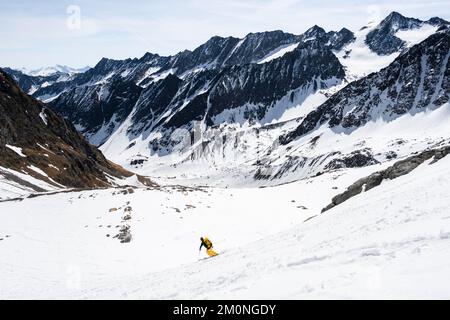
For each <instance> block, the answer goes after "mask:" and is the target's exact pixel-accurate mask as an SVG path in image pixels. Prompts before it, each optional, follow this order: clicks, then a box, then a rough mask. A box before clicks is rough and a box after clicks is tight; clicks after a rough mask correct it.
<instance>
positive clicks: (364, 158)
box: [325, 149, 379, 170]
mask: <svg viewBox="0 0 450 320" xmlns="http://www.w3.org/2000/svg"><path fill="white" fill-rule="evenodd" d="M377 163H379V161H377V160H376V159H375V158H374V157H373V155H372V153H371V151H370V150H367V149H365V150H356V151H353V152H352V153H350V154H349V155H346V156H344V157H342V158H337V159H333V160H331V161H330V162H329V163H328V164H327V165H326V166H325V169H331V170H334V169H341V168H361V167H366V166H370V165H373V164H377Z"/></svg>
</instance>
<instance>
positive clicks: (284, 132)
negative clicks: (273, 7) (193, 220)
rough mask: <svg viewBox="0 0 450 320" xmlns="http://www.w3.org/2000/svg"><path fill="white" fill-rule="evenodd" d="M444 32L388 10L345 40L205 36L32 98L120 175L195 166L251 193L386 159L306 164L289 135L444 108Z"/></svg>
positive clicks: (337, 154)
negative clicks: (249, 183) (243, 182)
mask: <svg viewBox="0 0 450 320" xmlns="http://www.w3.org/2000/svg"><path fill="white" fill-rule="evenodd" d="M447 26H448V22H446V21H445V20H443V19H440V18H436V17H434V18H431V19H429V20H427V21H421V20H418V19H415V18H407V17H404V16H402V15H400V14H399V13H396V12H393V13H391V14H390V15H388V16H387V17H386V18H385V19H383V20H382V21H381V22H379V23H378V24H375V23H372V24H369V25H367V26H364V27H363V28H361V29H360V30H359V31H357V32H355V33H353V32H351V31H349V30H348V29H345V28H343V29H341V30H340V31H338V32H336V31H330V32H326V31H325V30H324V29H322V28H321V27H319V26H313V27H312V28H310V29H308V30H307V31H306V32H305V33H303V34H301V35H293V34H289V33H284V32H282V31H273V32H262V33H251V34H248V35H247V36H246V37H244V38H242V39H237V38H233V37H228V38H223V37H213V38H211V39H210V40H209V41H207V42H206V43H205V44H203V45H201V46H199V47H198V48H196V49H195V50H193V51H188V50H186V51H183V52H180V53H178V54H177V55H174V56H169V57H163V56H159V55H157V54H151V53H147V54H145V55H144V56H143V57H141V58H139V59H137V58H135V59H126V60H112V59H106V58H104V59H102V60H101V61H100V62H99V63H98V64H97V65H96V66H95V67H93V68H91V69H89V70H87V71H86V72H84V73H80V74H77V75H73V76H71V77H70V78H68V79H67V80H66V81H56V82H53V83H52V84H50V85H48V86H41V87H40V88H39V89H37V90H36V91H35V92H34V93H33V95H34V96H35V97H38V98H39V99H41V100H43V101H46V102H47V103H48V104H49V106H50V107H51V108H52V109H53V110H55V111H57V112H59V113H61V114H62V115H64V116H65V117H66V118H67V119H69V120H70V121H71V122H72V123H74V125H75V127H76V128H77V129H78V130H79V131H80V132H81V133H83V134H84V135H85V136H86V138H87V139H88V140H89V141H90V142H91V143H93V144H95V145H98V146H100V148H101V150H102V151H103V152H104V153H105V154H106V156H107V157H108V158H109V159H112V160H114V161H117V162H118V163H120V164H121V165H124V166H125V167H127V168H129V169H132V170H138V171H139V170H140V171H141V172H143V173H145V174H156V173H158V172H159V173H160V174H161V175H163V176H167V175H171V173H170V172H173V173H174V174H176V173H177V172H178V171H177V170H180V169H176V168H180V166H181V167H183V168H188V167H189V166H191V165H193V166H194V167H195V166H197V165H201V164H202V163H204V162H206V163H207V164H206V166H207V167H208V168H209V169H210V170H212V172H214V174H218V175H219V176H227V175H229V174H230V172H234V174H235V175H236V176H239V175H240V176H245V177H247V178H248V179H249V180H254V179H255V178H256V179H257V181H256V183H260V182H261V181H264V180H267V179H269V180H271V181H272V180H274V179H281V180H283V179H288V180H290V179H297V178H301V177H304V176H305V175H311V174H317V173H318V172H322V171H323V170H332V169H335V168H336V166H338V164H337V163H340V164H339V165H340V166H342V165H345V166H363V165H370V164H373V163H377V162H380V161H381V162H383V161H385V160H386V159H388V158H389V157H390V156H389V155H387V153H386V152H381V154H382V155H381V156H376V155H374V154H373V152H372V151H369V150H367V149H364V150H363V149H361V150H359V149H358V150H354V149H351V148H350V150H346V151H345V152H344V150H336V151H333V152H334V153H333V152H330V151H324V152H323V154H315V152H312V154H309V155H308V156H306V155H305V150H303V151H302V152H300V150H299V148H300V147H299V146H295V147H294V146H293V145H292V144H295V143H296V142H293V141H294V140H296V138H297V137H301V136H304V135H305V136H308V137H309V135H312V134H313V133H312V131H314V130H313V129H315V128H317V127H319V126H321V125H325V123H329V124H330V127H331V128H332V130H336V129H334V128H335V127H336V126H337V125H339V126H341V127H342V128H343V129H342V130H343V132H344V131H345V132H350V131H349V130H350V127H351V128H353V129H352V130H353V131H355V130H356V129H358V128H360V127H364V125H366V124H368V123H371V122H374V121H377V120H378V119H383V120H385V121H387V122H389V121H391V120H394V118H396V117H398V116H400V115H404V114H406V115H409V114H414V113H417V112H419V111H424V112H425V111H428V110H432V109H436V108H439V107H441V106H443V105H445V103H446V100H447V98H446V97H447V96H448V87H447V84H446V81H447V80H446V79H447V78H446V77H447V74H446V70H447V64H446V63H447V59H446V55H445V54H446V50H448V48H447V47H446V46H445V42H446V41H448V31H446V30H447ZM435 47H436V48H435ZM437 52H439V55H438V54H437ZM435 86H438V89H437V90H434V87H435ZM341 114H343V115H341ZM339 117H341V118H342V119H340V120H339V121H338V120H337V118H339ZM335 118H336V119H335ZM352 137H354V136H352ZM310 138H311V139H312V138H313V137H310ZM302 139H303V138H302ZM302 139H300V140H302ZM304 139H306V138H304ZM297 140H298V139H297ZM350 140H351V139H350ZM280 143H281V144H280ZM288 144H289V146H286V145H288ZM391 151H393V150H391ZM397 151H398V150H397ZM393 152H394V151H393ZM400 154H402V153H401V152H400ZM404 155H405V156H406V155H407V152H406V151H405V154H404ZM386 157H387V158H386ZM325 158H326V159H327V160H326V161H325V160H324V159H325ZM320 159H322V160H320ZM310 162H312V163H314V165H313V164H312V163H310ZM237 163H239V165H237ZM318 163H321V165H320V166H318V165H317V164H318ZM331 163H334V164H331ZM300 164H301V165H300ZM186 170H187V169H186ZM194 171H195V170H194ZM204 172H207V170H205V171H204ZM210 173H211V172H210ZM205 175H208V176H209V175H210V174H209V173H208V174H206V173H205ZM290 175H292V176H291V178H288V177H287V176H290ZM281 180H279V182H281ZM258 181H259V182H258ZM216 182H217V181H216V180H215V182H214V183H216Z"/></svg>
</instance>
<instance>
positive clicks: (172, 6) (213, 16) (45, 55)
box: [0, 0, 450, 68]
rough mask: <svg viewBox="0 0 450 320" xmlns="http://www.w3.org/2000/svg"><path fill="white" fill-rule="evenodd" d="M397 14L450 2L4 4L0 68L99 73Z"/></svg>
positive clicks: (446, 8)
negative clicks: (104, 65) (225, 42)
mask: <svg viewBox="0 0 450 320" xmlns="http://www.w3.org/2000/svg"><path fill="white" fill-rule="evenodd" d="M393 10H395V11H399V12H400V13H402V14H403V15H406V16H412V17H416V18H420V19H428V18H430V17H432V16H440V17H442V18H444V19H447V20H449V19H450V1H449V0H430V1H427V0H421V1H417V0H391V1H387V0H386V1H385V0H378V1H356V0H340V1H331V0H328V1H299V0H246V1H242V0H228V1H226V0H223V1H218V0H208V1H203V0H166V1H157V0H128V1H106V0H95V1H92V0H90V1H83V0H82V1H76V0H72V1H65V0H48V1H43V0H41V1H36V0H34V1H32V0H22V1H20V0H18V1H5V0H0V38H1V39H2V41H1V42H0V66H11V67H27V68H38V67H41V66H50V65H55V64H65V65H69V66H73V67H81V66H85V65H90V66H93V65H95V64H96V63H97V62H98V60H100V59H101V58H102V57H108V58H116V59H124V58H128V57H131V58H133V57H140V56H142V55H143V54H144V53H145V52H147V51H149V52H153V53H159V54H162V55H169V54H175V53H177V52H179V51H181V50H184V49H194V48H195V47H196V46H198V45H200V44H201V43H203V42H205V41H207V40H208V39H209V38H210V37H211V36H214V35H220V36H237V37H243V36H245V35H246V34H247V33H249V32H258V31H266V30H276V29H280V30H283V31H286V32H292V33H296V34H300V33H302V32H304V31H305V30H306V29H308V28H309V27H311V26H313V25H314V24H317V25H320V26H322V27H323V28H325V30H339V29H340V28H341V27H347V28H349V29H351V30H357V29H359V28H360V27H362V26H363V25H364V24H365V23H366V22H368V21H369V20H371V19H379V18H383V17H384V16H386V15H387V14H389V13H390V12H391V11H393Z"/></svg>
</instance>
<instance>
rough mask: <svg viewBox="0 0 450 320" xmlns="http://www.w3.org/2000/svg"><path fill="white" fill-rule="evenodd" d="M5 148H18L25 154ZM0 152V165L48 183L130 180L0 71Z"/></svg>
mask: <svg viewBox="0 0 450 320" xmlns="http://www.w3.org/2000/svg"><path fill="white" fill-rule="evenodd" d="M6 145H10V146H14V147H19V148H21V149H22V153H23V154H24V155H25V156H21V155H19V154H17V153H16V152H14V151H13V150H11V149H10V148H8V147H6ZM0 154H1V155H2V156H1V157H0V166H2V167H4V168H9V169H13V170H15V171H19V172H21V171H23V172H27V173H28V174H29V175H31V176H34V177H36V178H38V179H41V180H44V181H46V182H47V183H49V184H51V185H56V183H58V184H60V185H63V186H66V187H73V188H92V187H107V186H111V183H110V181H109V180H108V178H107V177H106V175H105V174H108V175H110V176H111V177H116V178H124V177H128V176H131V173H130V172H128V171H126V170H124V169H123V168H121V167H119V166H117V165H114V164H113V163H111V162H109V161H108V160H106V159H105V157H104V156H103V155H102V153H101V152H100V151H98V150H97V149H96V148H95V147H93V146H92V145H90V144H89V143H87V142H86V140H84V138H83V137H82V136H81V135H80V134H79V133H78V132H77V131H76V130H75V128H74V127H73V125H72V124H71V123H70V122H68V121H66V120H64V119H63V118H62V117H61V116H59V115H58V114H56V113H55V112H54V111H52V110H50V109H48V108H47V107H46V106H45V105H44V104H43V103H41V102H39V101H37V100H35V99H34V98H32V97H30V96H28V95H26V94H24V93H23V92H22V90H21V89H20V88H19V87H18V85H17V84H16V83H15V82H14V81H13V79H12V78H11V77H10V76H8V75H7V74H6V73H4V72H3V71H0ZM30 166H34V167H36V168H38V169H40V170H41V171H43V172H44V173H45V175H46V176H44V175H43V174H40V173H38V172H36V170H32V169H31V168H30Z"/></svg>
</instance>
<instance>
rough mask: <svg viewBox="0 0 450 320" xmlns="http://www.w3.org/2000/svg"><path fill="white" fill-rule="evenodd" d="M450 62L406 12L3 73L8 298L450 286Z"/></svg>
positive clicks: (380, 294)
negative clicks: (209, 248) (202, 242)
mask: <svg viewBox="0 0 450 320" xmlns="http://www.w3.org/2000/svg"><path fill="white" fill-rule="evenodd" d="M449 57H450V23H449V22H448V21H446V20H444V19H441V18H439V17H430V18H429V19H428V20H419V19H416V18H410V17H405V16H403V15H401V14H400V13H397V12H392V13H390V14H389V15H388V16H386V17H385V18H384V19H382V20H381V21H375V22H370V23H368V24H367V25H365V26H362V27H361V28H360V29H359V30H353V31H351V30H349V29H347V28H342V29H340V30H334V31H333V30H331V31H326V30H324V29H323V28H321V27H320V26H317V25H316V26H313V27H311V28H310V29H308V30H307V31H306V32H304V33H303V34H299V35H296V34H290V33H285V32H283V31H279V30H277V31H268V32H258V33H250V34H248V35H246V36H245V37H243V38H234V37H226V38H224V37H218V36H215V37H212V38H211V39H209V40H208V41H207V42H206V43H204V44H202V45H200V46H199V47H198V48H196V49H194V50H192V51H190V50H185V51H182V52H179V53H177V54H175V55H172V56H160V55H158V54H156V53H146V54H145V55H144V56H142V57H140V58H133V59H131V58H130V59H126V60H112V59H108V58H103V59H101V60H100V61H99V62H98V63H97V64H96V65H95V66H94V67H92V68H89V67H87V68H82V69H72V68H69V67H67V66H56V67H52V68H42V69H39V70H34V71H29V70H25V69H21V70H18V69H12V68H7V67H5V68H2V70H1V71H0V154H1V155H0V219H1V221H2V223H1V224H0V254H1V255H2V257H3V258H4V261H6V263H2V264H0V284H1V285H0V298H36V297H37V298H147V299H148V298H157V299H161V298H163V299H193V298H195V299H204V298H210V299H222V298H225V299H229V298H238V299H240V298H242V299H260V298H261V299H274V298H275V299H298V298H449V297H450V286H449V283H448V281H447V280H444V279H447V278H448V274H449V272H450V216H449V208H450V193H449V192H448V190H449V188H450V156H449V155H448V154H449V153H450V101H449V100H450V64H449ZM205 234H206V235H208V237H209V238H210V239H211V240H212V241H213V242H214V248H215V250H216V251H217V252H218V253H219V255H218V256H217V257H214V258H213V259H211V260H210V259H208V260H198V259H199V257H198V252H197V251H196V248H198V244H199V243H198V241H199V240H198V239H199V238H200V236H204V235H205ZM174 252H177V254H174ZM206 271H207V272H206Z"/></svg>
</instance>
